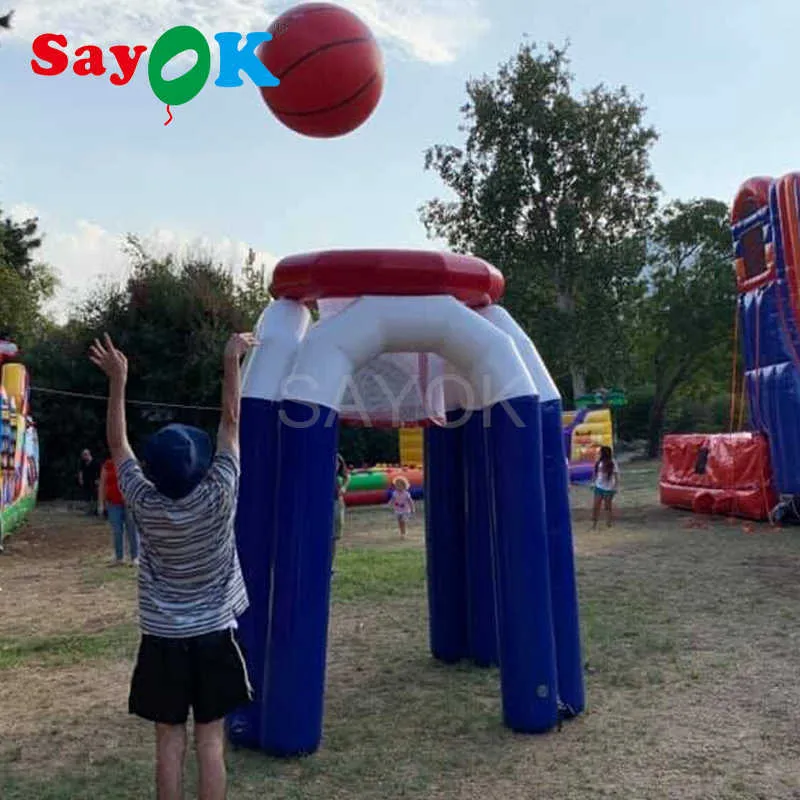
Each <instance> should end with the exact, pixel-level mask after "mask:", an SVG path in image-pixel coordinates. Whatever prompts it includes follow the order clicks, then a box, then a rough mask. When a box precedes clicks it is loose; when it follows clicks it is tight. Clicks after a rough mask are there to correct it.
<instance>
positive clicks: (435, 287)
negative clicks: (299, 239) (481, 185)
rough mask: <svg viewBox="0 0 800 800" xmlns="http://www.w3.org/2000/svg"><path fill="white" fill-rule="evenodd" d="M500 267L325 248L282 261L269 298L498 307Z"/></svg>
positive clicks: (417, 253) (463, 259) (447, 257)
mask: <svg viewBox="0 0 800 800" xmlns="http://www.w3.org/2000/svg"><path fill="white" fill-rule="evenodd" d="M504 289H505V279H504V278H503V275H502V273H501V272H500V270H499V269H497V268H496V267H494V266H492V265H491V264H489V263H488V262H486V261H484V260H483V259H480V258H476V257H475V256H465V255H457V254H455V253H441V252H430V251H425V250H327V251H324V252H318V253H301V254H300V255H294V256H287V257H286V258H283V259H281V260H280V261H279V262H278V264H277V265H276V267H275V271H274V273H273V276H272V285H271V286H270V294H272V296H273V297H278V298H287V299H290V300H297V301H298V302H303V303H313V302H315V301H317V300H322V299H325V298H333V297H362V296H364V295H398V296H407V297H412V296H414V297H420V296H425V295H450V296H452V297H455V298H456V299H457V300H460V301H461V302H462V303H464V304H465V305H468V306H470V307H471V308H482V307H484V306H489V305H492V304H493V303H496V302H497V301H498V300H499V299H500V298H501V297H502V296H503V290H504Z"/></svg>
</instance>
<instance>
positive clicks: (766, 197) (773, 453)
mask: <svg viewBox="0 0 800 800" xmlns="http://www.w3.org/2000/svg"><path fill="white" fill-rule="evenodd" d="M799 211H800V173H792V174H789V175H785V176H784V177H782V178H779V179H777V180H773V179H771V178H751V179H750V180H748V181H746V182H745V183H744V184H743V185H742V186H741V188H740V189H739V192H738V194H737V195H736V199H735V200H734V203H733V210H732V213H731V232H732V234H733V245H734V265H735V268H736V285H737V292H738V297H737V301H736V333H737V334H739V336H738V338H739V339H740V340H741V342H742V347H743V361H744V377H743V381H742V392H743V394H744V395H745V396H746V399H747V408H748V410H749V423H750V425H749V427H750V429H751V431H752V433H756V434H759V436H758V437H751V440H748V439H745V438H738V439H731V438H730V437H729V436H728V435H727V434H718V435H716V436H715V437H704V442H702V443H698V442H697V441H695V440H692V439H691V438H690V437H670V438H669V439H668V440H665V445H667V446H665V449H664V461H663V467H662V477H661V487H660V488H661V501H662V502H663V503H664V504H665V505H673V506H674V505H679V507H687V504H690V505H689V507H694V508H695V510H713V509H708V502H707V501H706V500H705V499H704V497H705V496H708V494H709V492H711V493H712V494H713V496H716V497H720V496H721V495H720V492H722V491H724V492H727V493H728V494H731V493H733V494H734V495H735V496H736V497H735V498H734V499H735V500H736V502H735V503H734V506H733V509H734V511H733V513H738V514H739V515H740V516H744V517H751V518H754V519H766V518H767V512H768V510H769V508H768V506H769V505H770V504H771V503H773V502H774V501H775V499H776V498H777V496H778V495H790V496H791V495H798V494H800V459H798V457H797V454H798V452H800V213H799ZM735 389H736V386H735V381H734V390H735ZM737 394H738V392H737V391H734V398H735V397H736V395H737ZM759 442H760V443H759ZM734 446H735V448H736V449H737V450H736V451H734V450H732V448H733V447H734ZM687 447H689V448H692V447H693V448H694V449H695V450H696V453H695V457H694V459H693V458H692V456H691V453H689V454H688V455H687V450H686V448H687ZM703 449H705V450H706V451H708V453H709V456H708V459H706V457H705V456H704V457H703V458H700V455H701V453H700V451H701V450H703ZM715 452H716V453H720V454H722V453H725V454H726V455H725V456H724V458H722V457H721V459H722V460H723V461H725V462H726V466H725V468H724V469H716V470H713V469H712V470H708V469H707V466H706V461H707V460H708V462H709V463H710V460H711V457H712V456H713V454H714V453H715ZM734 456H735V457H734ZM762 461H768V463H764V464H761V462H762ZM694 462H696V466H692V464H693V463H694ZM681 464H684V465H686V464H688V465H689V467H691V468H681ZM753 464H760V466H758V467H757V468H756V467H753V466H752V465H753ZM767 475H769V476H770V477H769V486H768V487H766V488H765V489H764V490H763V491H762V489H761V488H760V487H759V483H760V482H763V480H764V479H765V476H767ZM698 476H700V477H698ZM698 484H702V486H700V485H698ZM676 489H681V491H676ZM754 491H755V492H756V494H755V495H754V500H753V499H752V498H751V501H749V502H748V499H747V498H748V496H750V495H752V493H753V492H754ZM699 495H703V497H701V498H700V499H698V496H699ZM678 497H680V503H679V502H678V501H677V500H676V498H678ZM728 506H729V503H728V502H727V501H725V502H724V503H723V508H724V510H725V511H726V512H727V510H728Z"/></svg>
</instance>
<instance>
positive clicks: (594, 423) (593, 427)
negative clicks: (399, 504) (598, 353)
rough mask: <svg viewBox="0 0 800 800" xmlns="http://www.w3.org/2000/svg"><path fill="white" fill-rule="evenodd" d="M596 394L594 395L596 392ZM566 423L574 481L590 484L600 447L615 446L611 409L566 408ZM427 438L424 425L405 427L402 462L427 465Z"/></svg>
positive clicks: (565, 439)
mask: <svg viewBox="0 0 800 800" xmlns="http://www.w3.org/2000/svg"><path fill="white" fill-rule="evenodd" d="M592 397H593V398H594V395H593V396H592ZM598 402H602V401H600V400H598ZM562 425H563V429H564V450H565V452H566V453H567V458H568V459H569V478H570V481H571V482H572V483H588V482H590V481H591V480H592V477H593V475H594V465H595V462H596V461H597V457H598V455H599V451H600V448H601V447H603V446H604V445H605V446H608V447H613V446H614V426H613V422H612V419H611V409H610V408H581V409H579V410H577V411H565V412H564V413H563V415H562ZM423 441H424V440H423V436H422V429H421V428H401V430H400V463H401V464H403V465H404V466H412V467H416V466H418V465H421V464H423V463H424V445H423ZM412 488H413V484H412Z"/></svg>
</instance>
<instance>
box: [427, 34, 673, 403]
mask: <svg viewBox="0 0 800 800" xmlns="http://www.w3.org/2000/svg"><path fill="white" fill-rule="evenodd" d="M568 64H569V62H568V60H567V58H566V50H559V49H557V48H555V47H553V46H552V45H551V46H549V48H548V50H547V52H546V53H545V54H538V53H536V51H535V47H534V46H532V45H527V44H526V45H523V46H522V47H521V49H520V50H519V52H518V53H517V55H516V56H515V57H514V58H513V59H511V60H510V61H509V62H508V63H506V64H504V65H501V67H500V69H499V72H498V74H497V76H496V77H494V78H488V77H484V78H481V79H479V80H473V81H470V82H469V83H468V84H467V95H468V101H467V103H466V105H464V106H463V108H462V109H461V111H462V114H463V116H464V120H465V122H464V125H463V127H462V130H464V132H465V133H466V143H465V145H464V146H463V147H454V146H449V145H437V146H435V147H433V148H431V149H430V150H428V152H427V154H426V157H425V166H426V168H427V169H434V170H435V171H436V172H437V173H438V174H439V176H440V177H441V179H442V181H443V182H444V184H445V186H446V187H447V188H448V189H449V190H450V191H451V192H452V193H453V194H454V195H455V199H454V200H452V201H447V200H441V199H434V200H432V201H430V202H428V203H427V204H426V205H425V206H424V207H423V208H422V209H421V216H422V220H423V222H424V224H425V226H426V229H427V230H428V233H429V235H436V236H440V237H443V238H444V239H445V240H446V241H447V243H448V245H449V246H450V247H451V248H453V249H455V250H456V251H460V252H472V253H474V254H475V255H478V256H480V257H483V258H485V259H486V260H488V261H490V262H492V263H494V264H496V265H497V266H498V267H500V268H501V269H502V270H503V273H504V275H505V276H506V281H507V291H506V298H505V303H506V305H507V306H508V308H509V310H510V311H511V313H513V314H514V316H515V317H516V318H517V319H518V320H519V321H520V324H522V325H523V327H525V328H526V330H527V331H528V333H529V334H530V335H531V336H532V337H533V338H534V339H535V341H536V342H537V345H538V346H539V347H540V349H541V350H542V353H543V356H544V358H545V360H546V361H547V362H548V364H550V365H552V368H553V370H552V371H553V373H554V376H555V377H556V379H557V380H560V381H563V380H564V379H565V378H570V379H571V383H572V384H573V386H572V388H573V389H574V392H575V395H579V394H583V392H584V391H585V388H586V379H593V380H595V381H596V382H597V383H602V384H609V383H614V382H615V381H616V379H617V378H618V377H619V376H620V375H621V374H623V373H624V370H625V366H626V365H625V359H624V357H623V354H625V353H627V351H628V348H627V346H626V344H627V340H628V334H629V326H628V324H627V320H628V314H627V311H628V309H629V308H630V305H631V303H632V302H633V301H634V300H635V299H636V298H637V297H638V293H639V291H640V286H639V283H638V281H637V278H638V275H639V272H640V270H641V266H642V264H643V263H644V255H645V235H646V231H647V226H648V223H649V221H650V218H651V217H652V215H653V213H654V212H655V210H656V193H657V190H658V184H657V183H656V180H655V178H654V177H653V175H652V174H651V171H650V162H649V153H650V148H651V147H652V145H653V143H654V142H655V141H656V139H657V134H656V132H655V130H654V129H653V128H652V127H650V126H648V125H646V124H645V122H644V117H645V107H644V106H643V105H642V103H641V102H640V101H639V100H635V99H633V98H632V97H631V96H630V95H629V94H628V92H627V90H626V89H625V88H624V87H623V88H619V89H615V90H610V89H607V88H606V87H604V86H602V85H601V86H597V87H595V88H593V89H591V90H590V91H587V92H584V93H583V95H582V96H580V97H576V96H575V95H574V93H573V87H572V82H573V76H572V75H571V74H570V73H569V71H568Z"/></svg>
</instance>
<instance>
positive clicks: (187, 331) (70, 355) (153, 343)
mask: <svg viewBox="0 0 800 800" xmlns="http://www.w3.org/2000/svg"><path fill="white" fill-rule="evenodd" d="M128 252H129V254H130V255H131V258H132V262H133V263H132V268H131V273H130V276H129V278H128V279H127V281H126V282H125V284H124V285H123V286H113V285H112V286H109V287H105V288H100V289H98V290H97V291H96V292H95V294H94V295H93V296H92V297H91V298H90V299H89V300H88V301H87V302H86V303H85V304H84V305H83V307H82V308H80V309H79V310H78V311H77V313H76V314H75V316H74V318H73V319H71V320H70V321H69V323H68V324H67V325H65V326H62V327H53V328H52V329H51V330H50V331H49V332H48V333H47V335H46V336H42V337H41V338H40V339H39V341H38V342H37V343H36V345H35V346H34V347H33V348H31V349H30V351H29V353H28V357H27V359H26V363H27V364H28V365H29V367H30V369H31V372H32V374H33V375H34V376H35V379H36V384H37V385H38V386H41V387H44V388H53V389H57V390H59V391H67V392H75V393H79V394H81V395H95V396H99V397H103V396H104V395H105V394H106V390H107V383H106V381H105V379H104V378H103V376H102V375H101V374H100V373H99V372H98V370H97V369H96V368H95V367H94V366H93V365H92V364H90V363H89V361H88V358H87V352H88V348H89V345H90V343H91V342H92V340H93V339H94V338H95V337H98V336H101V335H102V334H103V333H105V332H108V333H110V334H111V336H112V338H113V339H114V341H115V342H116V343H117V344H118V345H119V346H120V347H121V348H122V350H123V351H124V352H125V353H126V354H127V356H128V359H129V363H130V375H129V386H128V396H129V398H130V399H131V400H133V401H145V402H148V401H149V402H152V403H154V404H155V405H142V404H139V403H136V402H134V403H131V404H130V406H129V410H128V425H129V431H130V435H131V441H132V442H133V444H134V447H135V448H137V447H138V446H139V444H140V442H141V441H142V439H143V438H144V437H145V436H146V435H148V434H149V433H151V432H152V431H153V430H155V429H156V428H157V427H159V426H160V425H162V424H165V423H168V422H172V421H178V420H180V421H182V422H185V423H187V424H191V425H196V426H198V427H201V428H204V429H206V430H208V431H209V433H211V434H212V435H213V434H215V432H216V428H217V425H218V424H219V412H218V411H217V410H216V409H217V407H218V406H219V403H220V397H219V394H220V383H221V377H222V375H221V372H222V351H223V349H224V346H225V342H226V340H227V338H228V337H229V336H230V334H231V332H232V331H235V330H249V329H251V328H252V326H253V325H254V324H255V322H256V319H257V316H258V314H259V313H260V312H261V310H262V309H263V307H264V306H265V305H267V303H268V302H269V296H268V294H267V291H266V288H265V287H264V285H263V281H262V273H261V271H260V269H258V268H256V265H255V263H254V259H250V261H251V262H252V263H251V264H250V267H251V268H252V269H251V270H250V271H249V272H248V271H247V270H245V275H244V281H243V282H242V283H241V284H238V285H237V283H236V282H235V281H234V279H233V277H232V275H231V274H230V272H229V271H228V270H225V269H223V268H222V267H220V266H219V265H217V264H215V263H213V262H212V261H211V260H209V259H206V258H203V257H200V256H198V257H193V258H189V259H187V260H185V261H183V262H178V261H177V260H176V259H174V258H172V257H167V258H163V259H155V258H152V257H151V256H150V255H149V254H148V253H147V252H146V251H145V250H144V249H143V248H142V246H141V245H140V244H139V242H138V241H137V240H136V239H135V238H132V237H131V238H130V239H129V240H128ZM34 398H35V401H36V406H35V416H36V421H37V423H38V427H39V431H40V436H41V444H42V451H43V452H46V454H47V455H46V458H44V459H43V462H42V466H43V468H42V487H41V490H42V496H43V497H54V496H64V495H65V494H66V493H67V491H68V489H69V486H70V484H71V483H72V481H73V476H74V473H75V469H76V465H75V459H76V454H77V453H78V452H79V451H80V450H81V449H82V448H83V447H90V448H92V449H93V450H96V451H98V452H101V451H102V450H103V446H104V441H105V434H104V418H105V403H103V402H100V401H97V400H91V399H79V398H74V399H73V398H70V397H68V396H67V397H65V396H59V395H48V394H46V393H37V394H35V395H34ZM160 404H170V405H172V406H184V407H183V408H175V407H172V408H170V407H164V406H163V405H160Z"/></svg>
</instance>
